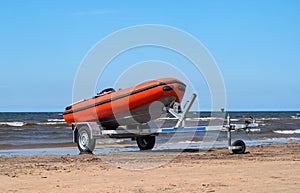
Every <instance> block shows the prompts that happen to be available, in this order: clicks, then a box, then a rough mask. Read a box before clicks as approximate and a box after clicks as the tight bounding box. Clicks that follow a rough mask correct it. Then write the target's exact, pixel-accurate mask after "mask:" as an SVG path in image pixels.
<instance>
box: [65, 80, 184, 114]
mask: <svg viewBox="0 0 300 193" xmlns="http://www.w3.org/2000/svg"><path fill="white" fill-rule="evenodd" d="M174 83H178V84H181V85H183V86H184V87H186V85H185V84H184V83H182V82H179V81H177V80H171V81H167V82H160V83H156V84H154V85H150V86H147V87H145V88H140V89H138V90H134V91H132V92H129V93H125V94H123V95H120V96H116V97H113V98H110V99H106V100H103V101H100V102H98V103H95V104H92V105H88V106H85V107H81V108H78V109H74V110H69V111H67V112H64V113H63V115H67V114H71V113H76V112H79V111H84V110H87V109H89V108H93V107H96V106H100V105H103V104H105V103H109V102H112V101H115V100H118V99H121V98H125V97H128V96H131V95H134V94H137V93H140V92H144V91H146V90H149V89H152V88H155V87H158V86H162V85H166V84H174ZM68 107H69V108H70V107H72V106H68ZM66 110H68V109H66Z"/></svg>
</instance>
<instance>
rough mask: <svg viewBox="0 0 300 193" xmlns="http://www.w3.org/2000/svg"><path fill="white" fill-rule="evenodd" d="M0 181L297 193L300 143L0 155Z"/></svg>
mask: <svg viewBox="0 0 300 193" xmlns="http://www.w3.org/2000/svg"><path fill="white" fill-rule="evenodd" d="M174 158H175V159H174ZM0 181H1V184H0V192H297V191H298V190H299V188H300V144H279V145H263V146H253V147H248V149H247V153H246V154H242V155H235V154H231V153H230V152H229V151H228V150H227V149H226V148H220V149H219V148H218V149H210V150H207V151H204V150H203V151H200V152H199V151H198V150H185V151H184V152H182V153H181V152H180V151H176V150H172V151H171V150H170V151H146V152H118V153H109V154H101V155H90V154H83V155H40V156H1V157H0Z"/></svg>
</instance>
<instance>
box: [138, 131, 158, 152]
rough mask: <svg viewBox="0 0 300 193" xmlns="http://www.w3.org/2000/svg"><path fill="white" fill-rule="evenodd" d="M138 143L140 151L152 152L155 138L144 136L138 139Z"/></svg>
mask: <svg viewBox="0 0 300 193" xmlns="http://www.w3.org/2000/svg"><path fill="white" fill-rule="evenodd" d="M136 143H137V145H138V147H139V148H140V150H150V149H153V147H154V145H155V136H151V135H144V136H139V137H137V138H136Z"/></svg>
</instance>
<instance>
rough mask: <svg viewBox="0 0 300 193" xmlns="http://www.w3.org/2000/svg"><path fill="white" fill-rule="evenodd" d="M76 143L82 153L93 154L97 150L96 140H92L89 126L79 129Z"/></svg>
mask: <svg viewBox="0 0 300 193" xmlns="http://www.w3.org/2000/svg"><path fill="white" fill-rule="evenodd" d="M76 141H77V146H78V149H79V150H80V152H81V153H92V152H93V151H94V149H95V146H96V139H92V137H91V133H90V130H89V128H88V127H87V126H82V127H80V128H79V129H78V133H77V135H76Z"/></svg>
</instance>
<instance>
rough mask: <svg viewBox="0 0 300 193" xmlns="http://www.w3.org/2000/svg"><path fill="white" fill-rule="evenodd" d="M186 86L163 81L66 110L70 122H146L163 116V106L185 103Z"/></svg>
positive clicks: (104, 95)
mask: <svg viewBox="0 0 300 193" xmlns="http://www.w3.org/2000/svg"><path fill="white" fill-rule="evenodd" d="M185 87H186V86H185V84H184V83H183V82H181V81H180V80H178V79H175V78H162V79H156V80H152V81H149V82H145V83H142V84H139V85H136V86H133V87H130V88H126V89H123V90H119V91H117V92H109V93H105V94H102V95H98V96H95V97H93V98H90V99H87V100H84V101H81V102H77V103H75V104H72V105H70V106H68V107H66V109H65V111H64V113H63V116H64V119H65V121H66V122H68V123H75V122H86V121H100V123H101V125H102V126H104V127H110V128H114V127H117V126H118V125H130V124H137V123H146V122H149V121H151V120H154V119H157V118H158V117H160V116H161V114H162V113H164V111H163V107H165V106H172V105H173V103H174V102H175V101H176V102H181V100H182V98H183V95H184V92H185Z"/></svg>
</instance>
